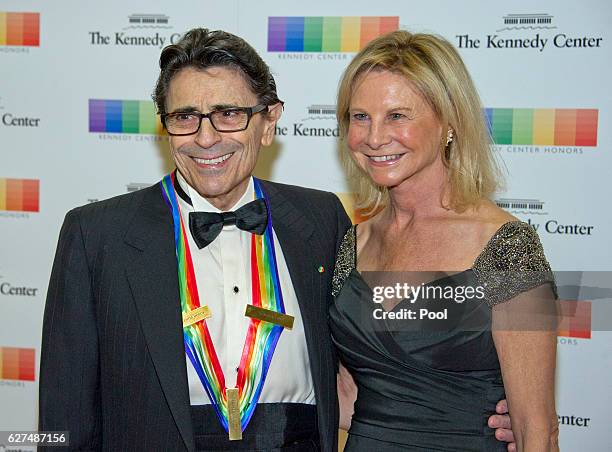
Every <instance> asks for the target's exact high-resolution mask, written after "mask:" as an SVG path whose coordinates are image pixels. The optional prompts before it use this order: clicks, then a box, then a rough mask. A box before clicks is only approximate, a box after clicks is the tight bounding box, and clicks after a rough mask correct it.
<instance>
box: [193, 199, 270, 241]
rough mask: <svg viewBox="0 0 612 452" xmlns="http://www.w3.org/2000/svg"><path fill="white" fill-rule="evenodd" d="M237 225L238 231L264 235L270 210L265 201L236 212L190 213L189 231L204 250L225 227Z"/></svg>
mask: <svg viewBox="0 0 612 452" xmlns="http://www.w3.org/2000/svg"><path fill="white" fill-rule="evenodd" d="M229 225H236V227H237V228H238V229H242V230H243V231H247V232H251V233H253V234H257V235H262V234H263V233H264V231H265V230H266V226H267V225H268V208H267V207H266V202H265V201H264V200H263V199H261V198H260V199H256V200H255V201H251V202H250V203H248V204H246V205H244V206H242V207H241V208H240V209H238V210H236V211H235V212H221V213H215V212H190V213H189V230H190V231H191V235H192V236H193V240H194V241H195V242H196V245H198V248H200V249H202V248H204V247H205V246H207V245H208V244H210V243H211V242H212V241H213V240H215V239H216V238H217V236H218V235H219V233H220V232H221V229H223V226H229Z"/></svg>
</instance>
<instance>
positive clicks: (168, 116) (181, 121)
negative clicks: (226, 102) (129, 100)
mask: <svg viewBox="0 0 612 452" xmlns="http://www.w3.org/2000/svg"><path fill="white" fill-rule="evenodd" d="M262 111H265V112H267V111H268V106H267V105H255V106H254V107H241V108H227V109H224V110H213V111H211V112H210V113H200V112H199V111H185V112H177V113H162V114H161V115H160V117H161V121H162V124H163V125H164V127H165V128H166V131H167V132H168V135H173V136H184V135H193V134H194V133H198V131H199V130H200V126H201V125H202V119H204V118H208V120H209V121H210V125H212V126H213V128H214V129H215V130H216V131H217V132H225V133H227V132H240V131H242V130H246V129H247V127H249V122H250V121H251V118H252V117H253V115H254V114H256V113H261V112H262Z"/></svg>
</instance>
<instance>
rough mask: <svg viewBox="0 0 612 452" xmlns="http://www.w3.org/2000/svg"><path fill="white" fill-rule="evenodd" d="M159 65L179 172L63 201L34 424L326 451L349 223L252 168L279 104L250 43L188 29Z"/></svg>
mask: <svg viewBox="0 0 612 452" xmlns="http://www.w3.org/2000/svg"><path fill="white" fill-rule="evenodd" d="M160 67H161V73H160V76H159V79H158V83H157V87H156V90H155V95H154V99H155V102H156V104H157V108H158V111H159V113H160V114H161V117H162V122H163V124H164V126H165V128H166V130H167V131H168V134H169V135H170V138H169V140H170V149H171V152H172V156H173V159H174V162H175V164H176V168H177V171H175V172H174V173H173V174H171V175H169V176H167V177H166V178H164V180H163V181H162V182H160V183H159V184H156V185H154V186H152V187H150V188H147V189H144V190H141V191H138V192H135V193H130V194H127V195H123V196H118V197H116V198H112V199H109V200H106V201H102V202H99V203H95V204H90V205H87V206H83V207H80V208H77V209H74V210H72V211H71V212H69V213H68V214H67V216H66V219H65V221H64V225H63V227H62V231H61V234H60V239H59V243H58V248H57V253H56V256H55V261H54V265H53V271H52V275H51V281H50V285H49V290H48V295H47V304H46V308H45V315H44V326H43V345H42V360H41V367H40V420H39V426H40V430H67V431H69V432H70V449H83V450H112V451H119V450H120V451H128V450H139V451H140V450H163V451H182V450H188V451H196V450H228V451H229V450H232V451H233V450H283V451H285V450H286V451H310V450H322V451H333V450H335V449H336V447H337V428H338V404H337V397H336V371H337V362H336V359H335V356H334V352H333V347H332V343H331V340H330V335H329V331H328V326H327V309H328V305H329V303H331V275H332V271H333V268H334V257H335V253H336V251H337V249H338V246H339V243H340V242H341V240H342V237H343V235H344V233H345V231H346V230H347V228H348V227H349V225H350V221H349V219H348V217H347V216H346V213H345V212H344V210H343V208H342V206H341V204H340V202H339V201H338V199H337V198H336V197H335V196H334V195H333V194H330V193H325V192H321V191H316V190H310V189H306V188H301V187H295V186H289V185H283V184H277V183H272V182H267V181H258V180H256V179H254V178H253V177H252V172H253V169H254V167H255V164H256V162H257V156H258V154H259V152H260V149H261V147H262V146H266V145H269V144H271V142H272V140H273V138H274V130H275V125H276V122H277V121H278V119H279V117H280V115H281V112H282V108H283V107H282V102H281V101H280V100H279V98H278V96H277V93H276V85H275V81H274V79H273V77H272V75H271V74H270V71H269V69H268V67H267V65H266V64H265V63H264V62H263V60H262V59H261V58H260V57H259V56H258V55H257V53H256V52H255V50H254V49H253V48H252V47H251V46H249V45H248V44H247V43H246V42H245V41H244V40H242V39H241V38H239V37H237V36H234V35H232V34H229V33H225V32H222V31H208V30H205V29H194V30H191V31H189V32H188V33H187V34H186V35H185V36H184V37H183V38H182V39H181V41H180V42H178V43H177V44H175V45H171V46H169V47H166V48H165V49H164V50H163V52H162V55H161V58H160ZM262 249H265V250H267V251H262ZM264 286H265V287H266V290H261V289H262V287H264ZM261 294H263V295H262V300H260V301H259V303H258V302H257V301H256V300H257V299H259V297H260V295H261ZM247 305H252V306H251V307H253V306H254V307H253V310H252V311H253V312H251V313H250V314H249V315H248V316H245V306H247ZM270 306H275V307H273V308H271V307H270ZM247 312H248V310H247ZM190 322H191V323H190ZM287 322H288V323H287ZM290 323H292V325H289V324H290ZM266 324H268V325H269V327H267V328H268V329H266V327H265V326H261V325H266ZM289 326H292V328H291V329H290V328H289ZM270 338H271V339H270ZM494 420H495V422H501V423H502V424H503V425H501V426H505V427H508V424H509V423H508V419H507V417H497V418H494ZM500 432H502V434H503V435H505V437H506V439H511V434H510V436H508V432H507V431H501V430H500Z"/></svg>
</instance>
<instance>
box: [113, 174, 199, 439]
mask: <svg viewBox="0 0 612 452" xmlns="http://www.w3.org/2000/svg"><path fill="white" fill-rule="evenodd" d="M173 237H174V230H173V224H172V216H171V213H170V210H169V208H168V206H167V205H166V203H165V202H164V200H163V197H162V193H161V189H160V187H159V184H157V186H155V187H152V188H150V189H148V192H147V194H146V195H145V199H144V201H143V203H142V205H141V206H140V208H139V211H138V212H136V215H135V217H134V221H133V222H132V224H131V227H130V229H129V230H128V232H127V233H126V236H125V242H126V244H127V245H129V251H128V256H130V258H129V260H128V262H126V273H127V278H128V281H129V284H130V288H131V290H132V295H133V297H134V302H135V303H136V308H137V311H138V315H139V318H140V323H141V326H142V331H143V334H144V337H145V340H146V343H147V348H148V350H149V353H150V354H151V358H152V361H153V365H154V367H155V371H156V373H157V375H158V377H159V381H160V384H161V386H162V390H163V392H164V395H165V397H166V400H167V402H168V405H169V407H170V410H171V412H172V416H173V417H174V421H175V422H176V425H177V427H178V430H179V431H180V433H181V436H182V437H183V441H184V442H185V445H186V447H187V449H188V450H190V451H192V450H194V449H195V444H194V438H193V425H192V420H191V414H190V409H189V405H190V402H189V389H188V385H187V371H186V367H185V348H184V344H183V335H182V321H181V305H180V299H179V289H178V276H177V262H176V251H175V245H174V239H173Z"/></svg>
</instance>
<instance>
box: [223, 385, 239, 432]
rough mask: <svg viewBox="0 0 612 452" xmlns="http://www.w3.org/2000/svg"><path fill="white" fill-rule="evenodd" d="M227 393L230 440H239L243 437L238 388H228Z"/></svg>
mask: <svg viewBox="0 0 612 452" xmlns="http://www.w3.org/2000/svg"><path fill="white" fill-rule="evenodd" d="M225 395H226V397H227V418H228V420H227V424H228V431H229V440H230V441H239V440H241V439H242V426H241V423H240V400H239V395H238V388H226V389H225Z"/></svg>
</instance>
